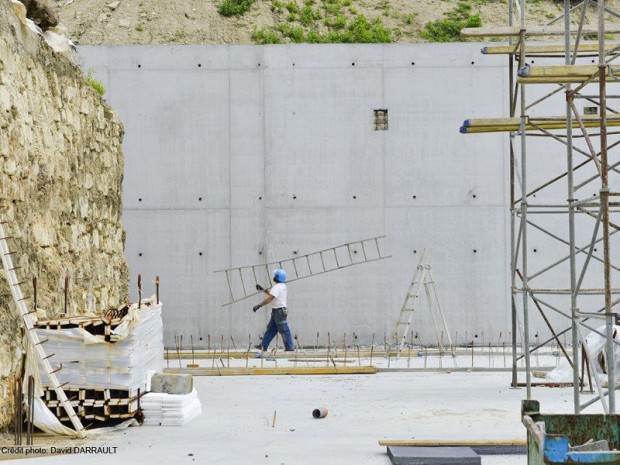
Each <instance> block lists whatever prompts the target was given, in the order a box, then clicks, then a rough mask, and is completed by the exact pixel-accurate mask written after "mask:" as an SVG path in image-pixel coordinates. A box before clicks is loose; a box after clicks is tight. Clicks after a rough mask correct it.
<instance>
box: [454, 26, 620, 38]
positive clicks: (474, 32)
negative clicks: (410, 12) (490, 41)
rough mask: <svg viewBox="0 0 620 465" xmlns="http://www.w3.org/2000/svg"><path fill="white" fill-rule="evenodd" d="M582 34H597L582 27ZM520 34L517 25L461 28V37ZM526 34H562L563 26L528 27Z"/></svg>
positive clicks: (513, 35)
mask: <svg viewBox="0 0 620 465" xmlns="http://www.w3.org/2000/svg"><path fill="white" fill-rule="evenodd" d="M619 32H620V29H618V28H617V27H616V28H610V29H609V30H605V34H617V33H619ZM570 33H571V34H577V29H571V31H570ZM581 33H582V34H598V30H597V29H591V28H584V29H583V30H582V31H581ZM520 34H521V28H520V27H517V26H500V27H466V28H464V29H462V30H461V36H463V37H517V36H519V35H520ZM525 35H527V36H563V35H564V28H557V27H549V26H538V27H529V28H526V30H525Z"/></svg>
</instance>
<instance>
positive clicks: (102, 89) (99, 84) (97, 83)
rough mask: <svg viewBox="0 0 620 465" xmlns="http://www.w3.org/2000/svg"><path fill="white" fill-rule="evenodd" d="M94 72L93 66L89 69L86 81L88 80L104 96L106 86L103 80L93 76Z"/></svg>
mask: <svg viewBox="0 0 620 465" xmlns="http://www.w3.org/2000/svg"><path fill="white" fill-rule="evenodd" d="M93 73H94V70H93V68H89V70H88V74H87V75H86V82H88V83H89V84H90V86H91V87H92V88H93V89H95V91H96V92H97V93H98V94H99V95H101V96H102V97H103V95H104V94H105V93H106V88H105V86H104V85H103V82H101V81H99V80H98V79H95V78H94V77H93Z"/></svg>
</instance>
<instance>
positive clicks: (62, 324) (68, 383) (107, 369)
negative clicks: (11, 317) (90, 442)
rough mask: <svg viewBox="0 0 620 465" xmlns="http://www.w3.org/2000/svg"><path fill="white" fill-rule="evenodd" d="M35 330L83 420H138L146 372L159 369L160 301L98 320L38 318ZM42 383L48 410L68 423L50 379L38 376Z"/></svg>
mask: <svg viewBox="0 0 620 465" xmlns="http://www.w3.org/2000/svg"><path fill="white" fill-rule="evenodd" d="M35 332H36V334H37V336H38V337H39V338H40V340H41V341H42V342H43V343H44V344H45V347H46V349H47V350H48V351H49V353H50V363H51V365H52V367H53V368H54V369H55V370H56V373H57V376H58V380H59V382H60V383H62V386H63V387H64V391H65V392H66V395H67V398H68V400H69V401H70V405H71V407H73V408H74V409H75V411H76V413H77V415H78V417H79V418H83V419H85V420H91V421H101V422H103V421H108V420H123V419H129V418H132V417H134V416H136V414H137V413H138V412H139V405H140V400H139V397H140V393H142V394H144V393H145V392H146V387H147V380H148V376H149V373H157V372H161V371H162V370H163V365H164V360H163V325H162V319H161V303H159V304H157V305H155V304H154V302H153V301H151V300H147V299H145V300H143V301H142V305H141V306H140V307H138V306H137V304H133V305H132V306H122V307H119V308H114V309H111V310H109V311H107V312H105V313H104V314H103V315H100V316H75V317H66V318H56V319H47V320H39V321H37V323H36V324H35ZM41 384H42V386H43V389H44V393H45V395H44V397H43V398H42V400H43V401H44V403H45V404H46V405H47V407H48V408H49V409H50V410H51V411H52V412H53V413H54V415H55V416H56V417H57V418H58V419H59V420H60V421H63V422H64V421H67V420H69V416H68V415H67V413H66V412H65V408H63V407H62V404H61V402H60V399H58V398H57V396H56V393H55V391H54V390H53V386H51V384H50V383H49V379H48V377H46V376H42V377H41Z"/></svg>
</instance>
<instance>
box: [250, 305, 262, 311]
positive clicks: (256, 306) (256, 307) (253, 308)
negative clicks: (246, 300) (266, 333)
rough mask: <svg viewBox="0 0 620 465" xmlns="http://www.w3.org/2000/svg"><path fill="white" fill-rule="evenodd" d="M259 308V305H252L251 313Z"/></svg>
mask: <svg viewBox="0 0 620 465" xmlns="http://www.w3.org/2000/svg"><path fill="white" fill-rule="evenodd" d="M259 308H260V305H254V307H252V311H253V312H256V310H258V309H259Z"/></svg>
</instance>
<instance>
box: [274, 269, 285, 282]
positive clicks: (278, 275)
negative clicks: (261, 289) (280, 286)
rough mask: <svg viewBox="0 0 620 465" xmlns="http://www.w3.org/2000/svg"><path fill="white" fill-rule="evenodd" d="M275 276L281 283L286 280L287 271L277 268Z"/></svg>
mask: <svg viewBox="0 0 620 465" xmlns="http://www.w3.org/2000/svg"><path fill="white" fill-rule="evenodd" d="M273 278H274V279H275V280H276V281H278V282H279V283H283V282H285V281H286V271H284V270H276V271H274V272H273Z"/></svg>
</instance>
